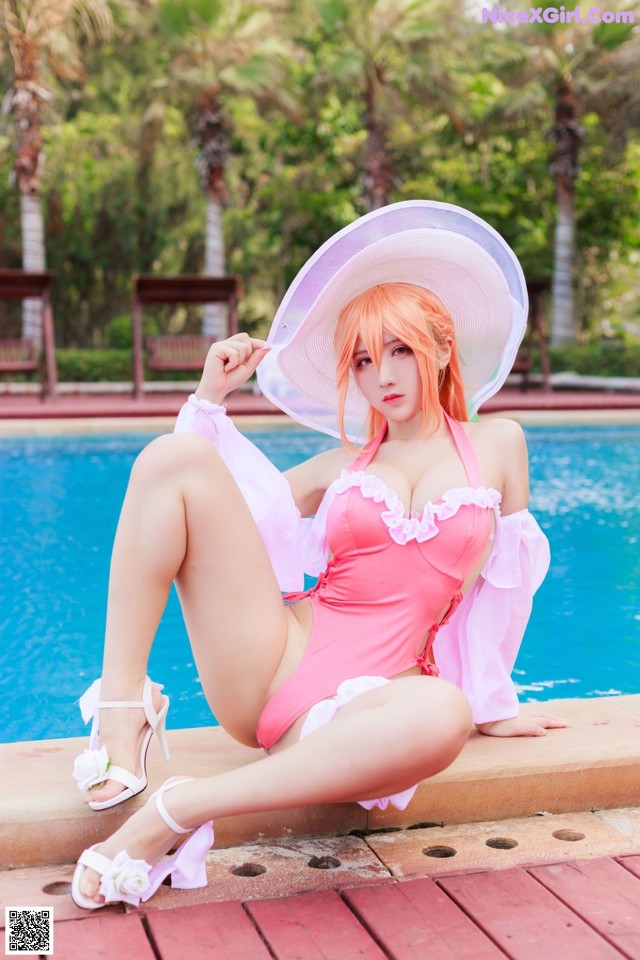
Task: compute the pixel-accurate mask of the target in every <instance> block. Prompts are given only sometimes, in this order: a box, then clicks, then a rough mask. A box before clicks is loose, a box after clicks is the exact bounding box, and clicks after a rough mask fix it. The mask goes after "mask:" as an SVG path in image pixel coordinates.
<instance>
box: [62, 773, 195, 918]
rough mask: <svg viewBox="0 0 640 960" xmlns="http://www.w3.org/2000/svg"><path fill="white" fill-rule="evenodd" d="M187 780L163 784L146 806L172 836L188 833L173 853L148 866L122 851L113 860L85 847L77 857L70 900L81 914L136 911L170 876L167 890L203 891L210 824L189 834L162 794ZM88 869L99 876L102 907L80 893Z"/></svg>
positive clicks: (143, 861) (168, 781)
mask: <svg viewBox="0 0 640 960" xmlns="http://www.w3.org/2000/svg"><path fill="white" fill-rule="evenodd" d="M191 779H192V778H191V777H172V778H171V779H170V780H167V781H166V783H163V784H162V786H161V787H160V789H159V790H156V792H155V793H153V794H152V795H151V797H149V800H148V801H147V804H149V803H151V802H152V801H155V806H156V810H157V811H158V813H159V814H160V816H161V817H162V819H163V820H164V822H165V823H166V825H167V826H168V827H169V829H170V830H172V831H173V832H174V833H190V834H191V836H190V837H189V839H188V840H185V842H184V843H183V844H182V846H181V847H179V848H178V849H177V850H176V852H175V853H174V854H173V855H172V856H170V857H167V859H165V860H161V861H160V863H158V864H156V865H155V866H153V867H152V866H151V865H150V864H148V863H147V862H146V860H133V859H132V858H131V857H130V856H129V854H128V853H127V852H126V850H121V851H120V853H118V854H117V855H116V856H115V857H114V858H113V859H110V858H109V857H106V856H105V855H104V854H102V853H98V851H97V850H96V849H95V847H89V848H88V849H87V850H85V851H84V853H82V854H81V855H80V858H79V860H78V863H77V866H76V869H75V871H74V874H73V880H72V881H71V896H72V898H73V901H74V903H75V904H76V905H77V906H78V907H83V908H84V909H85V910H98V909H100V907H104V906H106V905H107V904H109V903H128V904H131V906H134V907H137V906H139V905H140V902H141V901H142V902H143V903H144V902H146V901H147V900H149V898H150V897H152V896H153V894H154V893H155V892H156V890H157V889H158V887H159V886H160V884H161V883H162V881H163V880H164V879H165V878H166V877H168V876H170V877H171V886H172V887H174V888H176V889H179V890H194V889H196V888H197V887H206V885H207V868H206V863H205V859H206V856H207V853H208V851H209V850H210V849H211V847H212V846H213V840H214V834H213V821H212V820H208V821H207V822H206V823H203V824H202V825H201V826H199V827H197V828H196V829H195V830H193V831H192V829H191V828H188V829H186V830H185V829H184V827H181V826H180V824H179V823H176V821H175V820H174V819H173V817H172V816H171V815H170V814H169V813H168V812H167V808H166V807H165V804H164V799H163V794H164V793H166V792H167V791H168V790H172V789H173V788H174V787H177V786H179V785H180V784H181V783H187V782H188V781H189V780H191ZM87 868H89V869H91V870H95V871H96V873H99V874H100V888H99V890H100V893H101V894H102V896H103V897H104V903H96V902H95V900H91V899H90V898H89V897H86V896H85V895H84V894H83V893H82V892H81V890H80V880H81V879H82V875H83V874H84V872H85V870H86V869H87Z"/></svg>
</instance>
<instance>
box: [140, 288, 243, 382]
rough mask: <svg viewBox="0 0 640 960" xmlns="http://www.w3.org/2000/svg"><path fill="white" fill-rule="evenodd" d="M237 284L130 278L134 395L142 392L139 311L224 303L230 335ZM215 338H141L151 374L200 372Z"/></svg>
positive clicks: (234, 319) (235, 318)
mask: <svg viewBox="0 0 640 960" xmlns="http://www.w3.org/2000/svg"><path fill="white" fill-rule="evenodd" d="M239 293H240V283H239V281H238V278H237V277H201V276H199V275H194V274H183V275H179V276H174V277H157V276H153V275H149V274H139V275H135V276H134V277H133V383H134V395H135V396H136V397H137V398H140V397H141V396H142V395H143V392H144V358H143V335H142V307H143V304H145V303H162V304H171V303H226V304H228V307H229V334H230V336H233V335H234V334H236V333H237V332H238V315H237V305H238V296H239ZM214 340H215V337H207V336H193V335H186V334H184V335H183V334H176V335H174V336H153V337H146V338H144V346H146V349H147V367H148V368H149V369H150V370H201V369H202V366H203V364H204V361H205V358H206V356H207V351H208V349H209V347H210V346H211V344H212V343H213V342H214Z"/></svg>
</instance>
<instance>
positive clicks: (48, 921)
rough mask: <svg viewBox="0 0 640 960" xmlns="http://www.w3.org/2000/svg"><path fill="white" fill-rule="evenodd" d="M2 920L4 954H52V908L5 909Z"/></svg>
mask: <svg viewBox="0 0 640 960" xmlns="http://www.w3.org/2000/svg"><path fill="white" fill-rule="evenodd" d="M4 920H5V944H4V951H5V953H6V954H8V955H9V956H14V957H15V956H20V955H21V954H22V955H24V954H30V955H31V956H34V955H35V956H41V955H42V954H44V955H47V954H52V953H53V907H5V908H4Z"/></svg>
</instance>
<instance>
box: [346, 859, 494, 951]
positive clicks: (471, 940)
mask: <svg viewBox="0 0 640 960" xmlns="http://www.w3.org/2000/svg"><path fill="white" fill-rule="evenodd" d="M343 896H344V898H345V900H346V901H347V903H348V904H349V906H350V907H351V909H352V910H353V911H354V912H355V914H356V916H358V917H360V919H361V921H362V923H363V924H364V925H365V926H366V928H367V929H368V930H371V932H372V933H373V935H374V936H375V938H376V939H377V940H378V942H379V943H383V944H384V946H385V949H386V950H387V951H388V952H389V954H390V955H391V956H392V957H393V958H394V960H413V958H415V957H418V956H420V957H421V956H424V957H428V958H429V960H452V957H455V958H456V960H504V954H503V953H502V951H501V950H499V949H498V948H497V947H496V945H495V944H494V943H493V942H492V941H491V940H489V938H488V937H487V936H485V934H484V933H482V931H481V930H479V929H478V928H477V926H476V925H475V924H474V923H472V922H471V920H470V919H469V917H467V916H466V914H464V913H463V912H462V910H461V909H460V907H457V906H456V905H455V903H453V902H452V901H451V900H450V899H449V897H447V896H446V894H444V893H443V892H442V890H440V889H439V888H438V887H437V886H436V884H435V881H433V880H432V879H431V878H430V877H427V878H421V879H419V880H407V881H405V882H403V883H394V884H385V885H380V886H378V887H356V888H355V889H353V890H345V891H344V894H343Z"/></svg>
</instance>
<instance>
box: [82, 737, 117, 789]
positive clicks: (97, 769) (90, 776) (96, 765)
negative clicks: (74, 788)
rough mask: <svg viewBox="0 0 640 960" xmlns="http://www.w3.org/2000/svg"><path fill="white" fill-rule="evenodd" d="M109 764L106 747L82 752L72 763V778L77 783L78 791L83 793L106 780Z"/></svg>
mask: <svg viewBox="0 0 640 960" xmlns="http://www.w3.org/2000/svg"><path fill="white" fill-rule="evenodd" d="M109 764H110V760H109V754H108V753H107V748H106V747H100V749H99V750H84V751H83V752H82V753H81V754H80V756H78V757H76V759H75V761H74V763H73V776H74V777H75V779H76V780H77V781H78V789H79V790H82V791H83V792H84V791H85V790H89V789H91V787H95V786H96V784H98V783H102V782H103V781H104V780H106V779H107V770H108V769H109Z"/></svg>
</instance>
